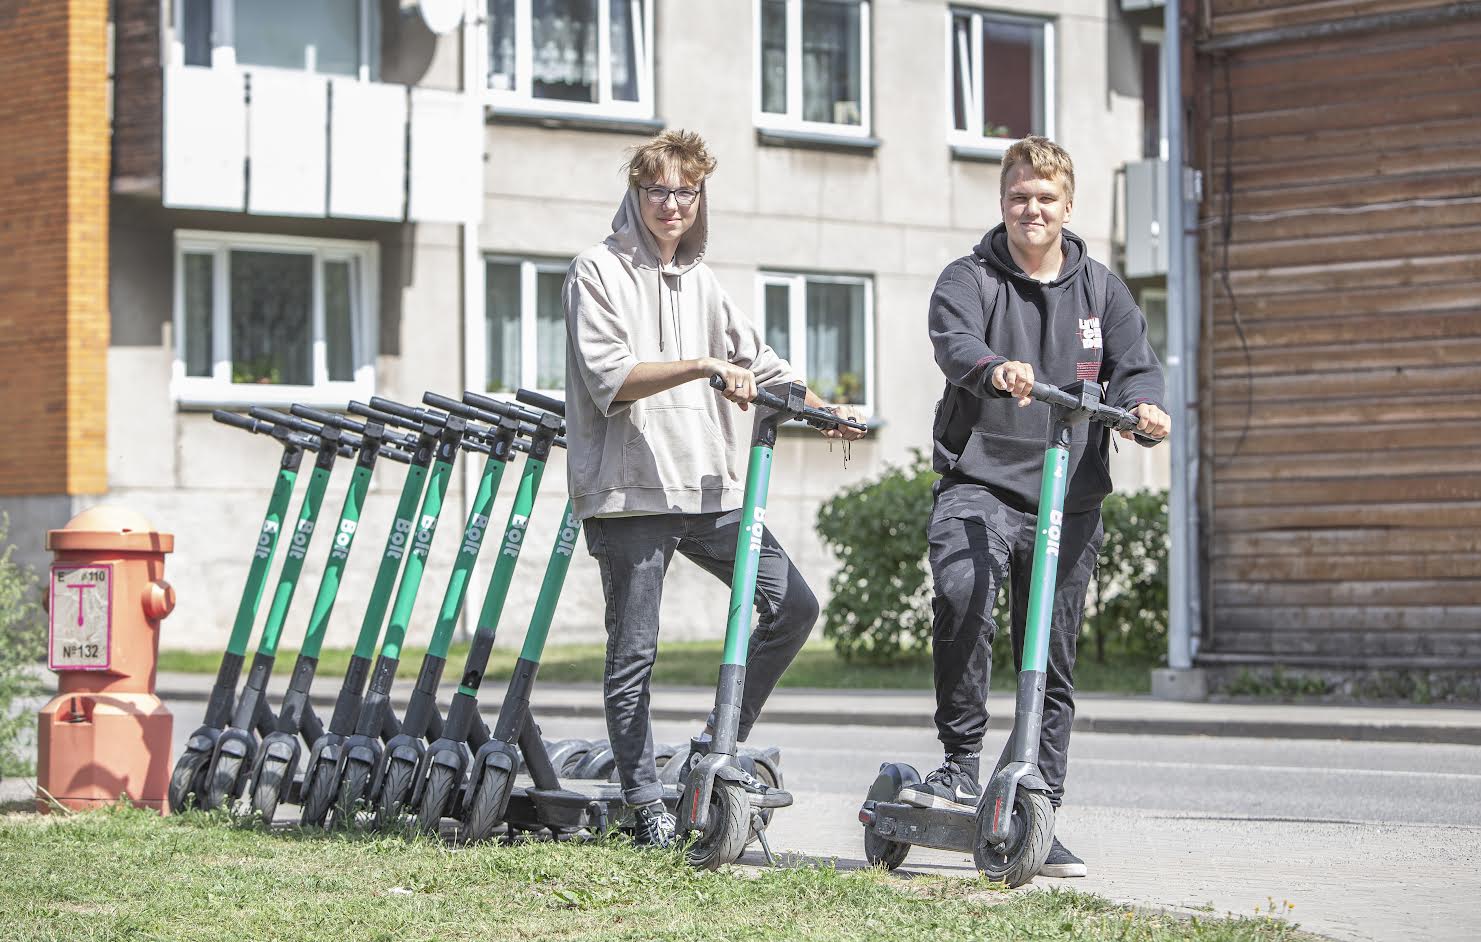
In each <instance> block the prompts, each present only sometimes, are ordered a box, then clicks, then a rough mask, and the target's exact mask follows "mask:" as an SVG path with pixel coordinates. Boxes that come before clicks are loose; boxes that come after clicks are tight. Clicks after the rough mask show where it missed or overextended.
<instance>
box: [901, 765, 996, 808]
mask: <svg viewBox="0 0 1481 942" xmlns="http://www.w3.org/2000/svg"><path fill="white" fill-rule="evenodd" d="M981 799H982V787H981V786H980V785H978V784H977V780H976V779H974V778H973V777H972V776H971V775H969V774H968V773H967V772H964V771H963V770H962V767H961V766H959V765H957V764H956V763H955V762H953V761H951V760H950V759H947V760H946V761H945V762H943V763H941V768H939V769H937V770H936V771H934V772H932V773H931V774H930V775H927V776H926V780H925V781H924V782H920V783H918V784H916V785H907V786H905V787H904V788H902V789H900V801H901V803H903V804H907V805H914V806H915V807H917V808H945V809H947V810H948V811H966V812H975V811H976V810H977V802H978V801H980V800H981Z"/></svg>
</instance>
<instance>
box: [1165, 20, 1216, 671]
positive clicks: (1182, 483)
mask: <svg viewBox="0 0 1481 942" xmlns="http://www.w3.org/2000/svg"><path fill="white" fill-rule="evenodd" d="M1181 8H1182V3H1181V0H1166V2H1165V3H1164V4H1163V11H1162V12H1163V37H1164V38H1163V47H1162V49H1163V52H1162V81H1163V88H1164V90H1165V94H1164V95H1163V96H1162V108H1163V115H1162V119H1163V120H1162V126H1163V128H1165V129H1166V134H1167V150H1166V153H1167V161H1168V173H1167V186H1168V194H1167V206H1168V220H1169V222H1170V223H1171V225H1170V227H1169V229H1170V232H1169V235H1171V236H1172V238H1170V239H1169V240H1168V246H1167V254H1168V258H1167V348H1168V349H1167V381H1168V396H1167V399H1168V403H1167V404H1168V414H1169V416H1170V417H1171V418H1172V441H1171V442H1170V443H1169V445H1170V447H1171V448H1172V456H1171V463H1172V474H1171V481H1170V485H1171V486H1170V488H1169V490H1168V502H1167V510H1168V520H1167V524H1168V538H1169V541H1170V546H1169V549H1168V592H1167V597H1168V622H1167V670H1165V671H1156V672H1154V675H1153V685H1152V686H1153V693H1155V694H1157V695H1158V696H1163V697H1169V698H1174V699H1203V698H1204V697H1205V696H1206V693H1207V690H1206V687H1205V684H1204V679H1203V677H1202V673H1201V672H1199V671H1195V670H1193V655H1194V654H1195V653H1196V644H1197V637H1198V633H1199V626H1200V625H1201V624H1202V600H1201V599H1200V597H1199V595H1200V593H1199V587H1200V586H1201V585H1202V581H1201V579H1200V577H1199V572H1198V568H1199V546H1198V533H1199V528H1198V500H1197V482H1198V435H1199V432H1198V409H1197V403H1196V402H1195V401H1193V400H1194V398H1195V397H1194V396H1193V395H1192V394H1193V393H1194V392H1196V390H1197V389H1198V377H1197V369H1198V339H1199V338H1198V324H1199V311H1198V308H1199V294H1198V291H1199V289H1198V201H1199V193H1198V191H1199V190H1200V189H1201V186H1200V183H1199V180H1198V176H1197V174H1196V173H1195V172H1194V171H1193V170H1192V169H1191V168H1189V167H1187V166H1186V163H1187V157H1186V147H1185V133H1184V128H1183V70H1182V55H1183V36H1182V17H1181V12H1182V11H1181Z"/></svg>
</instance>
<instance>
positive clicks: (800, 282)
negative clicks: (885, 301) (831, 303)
mask: <svg viewBox="0 0 1481 942" xmlns="http://www.w3.org/2000/svg"><path fill="white" fill-rule="evenodd" d="M808 282H817V283H821V284H846V285H862V286H863V287H864V389H865V396H864V399H865V401H864V402H846V403H835V405H849V406H855V407H856V408H858V409H859V410H860V411H861V412H862V413H863V414H864V416H865V417H866V418H867V417H869V416H873V415H874V414H875V408H876V406H877V404H878V395H879V392H878V387H877V386H876V385H875V383H876V381H877V380H876V376H877V373H876V370H875V368H874V334H875V326H874V279H873V278H870V277H868V276H867V275H839V274H827V275H824V274H816V273H813V272H787V271H777V270H775V269H767V270H764V271H761V272H758V273H757V275H756V306H755V311H756V312H757V320H758V321H759V324H758V326H759V327H760V328H761V335H762V338H763V339H766V289H767V287H768V286H769V285H781V286H783V287H786V288H787V337H788V347H789V349H788V350H787V362H788V363H790V364H792V368H793V369H794V370H796V371H797V372H798V373H800V374H802V375H804V376H806V374H807V285H808ZM770 342H771V341H770V340H769V339H767V343H768V344H770ZM807 380H808V385H809V386H811V384H812V377H810V376H808V377H807ZM814 391H816V390H814ZM819 395H821V393H819Z"/></svg>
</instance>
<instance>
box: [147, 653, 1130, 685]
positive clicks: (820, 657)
mask: <svg viewBox="0 0 1481 942" xmlns="http://www.w3.org/2000/svg"><path fill="white" fill-rule="evenodd" d="M721 647H722V644H721V642H720V641H674V642H665V643H662V644H661V645H660V646H659V650H658V666H657V667H656V668H655V669H654V671H653V682H654V683H656V684H660V685H689V686H696V687H709V686H713V685H714V683H715V677H716V673H717V671H718V670H719V665H720V653H721ZM424 653H425V651H424V650H423V649H421V648H414V647H408V648H406V649H404V651H403V653H402V655H401V662H402V665H403V666H402V671H403V672H404V673H405V674H407V675H411V673H412V672H413V671H415V670H416V665H418V664H420V663H421V661H422V655H423V654H424ZM467 653H468V645H467V644H456V645H453V648H452V651H451V653H450V654H449V656H448V660H449V661H450V662H451V663H452V664H461V663H462V662H463V657H464V655H466V654H467ZM296 656H297V652H296V651H289V650H283V651H279V653H278V663H279V664H283V665H290V664H292V663H293V658H294V657H296ZM515 657H516V652H514V651H507V650H496V651H495V652H494V656H493V658H492V659H491V661H490V663H489V676H490V677H492V678H495V679H500V680H502V679H505V678H507V677H508V676H509V674H510V671H511V670H512V669H513V667H514V659H515ZM349 659H350V651H349V650H348V649H345V648H334V649H329V648H326V649H325V650H324V651H322V652H321V653H320V656H319V671H320V673H321V674H322V675H323V676H341V677H342V676H344V672H345V665H346V664H347V663H348V662H349ZM604 661H605V651H604V649H603V647H602V646H601V645H599V644H568V645H551V646H550V647H547V648H546V649H545V656H544V657H543V658H542V659H541V662H540V679H541V680H545V681H554V682H558V683H559V682H567V683H599V682H600V681H601V679H602V665H603V663H604ZM220 663H221V655H220V653H219V652H214V651H211V652H206V651H161V652H160V655H159V669H160V670H162V671H184V672H187V673H215V672H216V668H217V666H218V665H219V664H220ZM1153 666H1154V665H1153V664H1152V663H1151V662H1149V661H1112V660H1108V661H1107V662H1106V663H1104V664H1101V663H1097V662H1096V661H1095V660H1094V659H1092V658H1090V657H1084V658H1082V659H1081V660H1080V661H1079V663H1077V664H1076V665H1075V689H1076V690H1078V691H1080V692H1081V693H1097V692H1098V693H1147V692H1149V691H1150V690H1151V684H1152V679H1151V670H1152V667H1153ZM992 685H993V689H994V690H1004V691H1011V690H1013V689H1014V687H1015V680H1014V676H1013V672H1012V668H1011V666H1010V665H1009V664H1008V663H1007V660H1006V659H1000V660H999V662H998V663H997V664H995V665H994V667H993V678H992ZM780 686H782V687H794V688H795V687H825V688H834V689H844V688H853V689H866V690H881V689H887V690H930V689H931V662H930V660H929V659H925V658H922V659H918V660H913V661H908V662H906V663H903V664H894V665H887V666H881V665H873V664H857V663H849V662H847V661H845V660H844V659H843V658H841V657H839V656H838V653H837V652H836V651H834V650H833V646H832V645H830V644H826V643H818V642H814V643H810V644H808V645H807V646H806V647H805V648H803V649H802V652H801V653H800V654H798V655H797V659H796V660H795V661H793V662H792V666H791V667H790V668H788V669H787V673H786V674H784V675H783V676H782V682H781V684H780Z"/></svg>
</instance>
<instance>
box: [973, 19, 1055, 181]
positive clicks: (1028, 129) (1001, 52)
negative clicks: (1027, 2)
mask: <svg viewBox="0 0 1481 942" xmlns="http://www.w3.org/2000/svg"><path fill="white" fill-rule="evenodd" d="M947 24H948V25H947V43H948V45H949V47H950V48H949V50H948V55H947V62H948V68H949V69H950V70H951V74H950V76H949V78H948V84H949V85H950V87H951V104H950V107H951V117H950V120H951V128H952V132H951V138H952V143H953V144H956V145H959V146H962V147H964V148H968V149H972V150H978V151H982V152H985V153H991V154H997V155H1001V154H1002V152H1003V151H1005V150H1007V149H1008V145H1009V144H1011V143H1013V142H1014V141H1016V140H1018V139H1019V138H1023V137H1027V136H1028V135H1030V134H1042V135H1044V136H1046V137H1053V136H1054V24H1053V23H1051V22H1049V21H1047V20H1036V19H1029V18H1027V17H1020V16H1009V15H1006V14H998V13H980V12H974V11H968V10H952V11H951V13H950V14H949V15H948V20H947Z"/></svg>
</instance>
